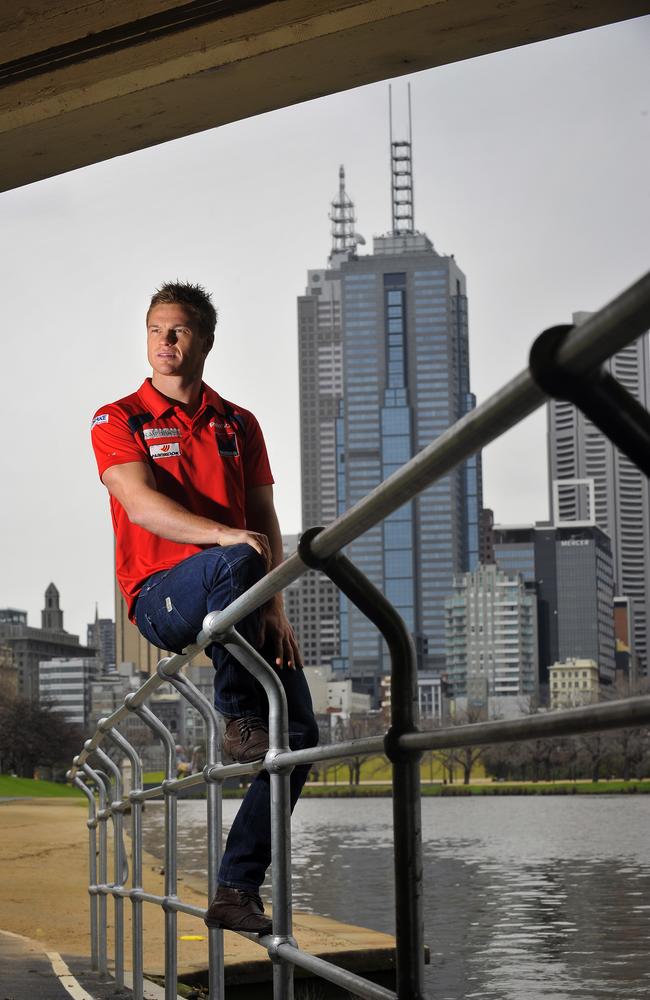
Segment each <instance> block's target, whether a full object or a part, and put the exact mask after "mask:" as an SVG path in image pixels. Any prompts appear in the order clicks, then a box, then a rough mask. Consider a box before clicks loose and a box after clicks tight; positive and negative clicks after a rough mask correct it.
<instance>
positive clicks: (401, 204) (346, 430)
mask: <svg viewBox="0 0 650 1000" xmlns="http://www.w3.org/2000/svg"><path fill="white" fill-rule="evenodd" d="M411 150H412V145H411V137H410V129H409V139H408V140H405V141H401V140H400V141H394V140H393V138H392V135H391V145H390V153H391V168H392V230H391V232H390V233H388V234H387V235H385V236H380V237H376V238H375V239H374V240H373V252H372V254H367V255H363V256H361V255H358V254H357V247H358V245H359V243H360V242H361V238H360V237H359V236H358V235H357V234H356V233H355V232H354V209H353V207H352V204H351V202H350V201H349V198H347V195H346V194H345V189H344V187H342V188H341V190H340V192H339V196H338V198H337V200H336V201H335V202H334V203H333V206H332V219H333V237H334V243H333V248H332V254H331V255H330V267H329V269H328V270H327V271H325V272H323V271H310V272H309V287H308V294H307V296H305V297H304V298H303V299H301V300H300V303H299V315H300V318H301V362H300V371H301V417H302V422H303V439H302V454H303V513H304V515H307V518H306V519H307V520H310V519H312V517H313V516H314V515H316V514H317V513H318V514H321V515H322V516H321V518H320V519H319V518H316V520H317V521H318V520H320V523H323V520H324V519H325V520H327V519H329V517H326V516H325V515H326V514H327V515H329V514H330V513H332V514H333V513H334V510H335V509H336V511H337V512H339V513H341V512H342V511H344V510H346V509H347V508H349V507H351V506H352V505H353V504H355V503H356V502H357V501H359V500H360V499H361V498H362V497H364V496H365V495H366V494H367V493H368V492H369V491H370V490H371V489H373V488H374V487H375V486H377V485H378V484H379V483H380V482H381V481H382V480H384V479H385V478H386V477H387V476H389V475H390V474H391V473H393V472H394V471H395V470H396V469H398V468H399V467H400V466H401V465H403V464H404V463H405V462H406V461H408V459H410V458H411V457H413V456H414V455H415V454H416V453H417V452H418V451H420V450H421V449H422V448H423V447H425V445H427V444H429V443H430V441H431V440H432V439H434V438H436V437H437V436H438V435H439V434H441V433H442V432H443V431H445V430H446V429H447V428H448V427H449V426H450V424H452V423H454V422H455V421H456V420H458V419H459V418H460V417H462V416H463V415H464V414H465V413H467V412H468V410H470V409H471V408H473V406H474V405H475V400H474V397H473V396H472V394H471V393H470V386H469V353H468V326H467V297H466V290H465V276H464V275H463V273H462V271H461V270H460V268H459V267H458V265H457V264H456V262H455V260H454V258H453V257H451V256H442V255H440V254H438V253H437V252H436V250H435V249H434V247H433V244H432V242H431V240H430V239H429V238H428V237H427V236H426V235H425V234H424V233H421V232H418V231H417V230H416V229H415V224H414V214H413V175H412V156H411ZM333 459H335V460H336V464H335V465H334V462H333ZM334 504H335V505H336V506H334ZM480 508H481V468H480V457H479V456H476V457H475V458H473V459H471V460H470V461H468V462H466V463H465V464H464V465H463V466H461V467H459V468H458V469H456V470H454V471H453V472H452V473H450V474H449V475H448V476H446V477H445V478H444V479H443V480H441V481H440V482H438V483H436V484H435V485H434V486H432V487H430V488H429V489H428V490H426V491H425V492H424V493H422V494H420V496H419V497H418V498H417V500H415V501H413V502H412V503H409V504H406V505H405V506H404V507H402V508H401V509H400V510H398V511H396V512H395V513H394V514H392V515H391V516H390V517H389V518H387V519H386V521H385V522H384V523H383V524H380V525H378V526H377V527H375V528H372V529H371V530H370V531H368V532H366V533H365V534H364V535H363V536H362V537H361V538H359V539H357V540H356V541H355V542H354V543H353V544H352V545H351V546H350V555H351V558H352V559H353V561H354V562H355V563H356V564H357V565H358V566H359V568H360V569H361V570H363V572H364V573H366V575H367V576H368V577H369V578H370V579H371V580H372V581H373V583H374V584H375V585H376V586H377V587H379V589H380V590H382V592H383V593H385V594H386V596H387V597H388V599H389V600H390V601H391V602H392V603H393V604H394V605H395V607H396V608H397V609H398V611H399V612H400V614H401V615H402V617H403V618H404V620H405V622H406V624H407V626H408V628H409V630H410V631H411V632H412V634H413V635H414V637H415V640H416V646H417V651H418V664H419V666H420V667H421V668H428V669H431V668H433V669H436V668H437V669H442V668H443V666H444V645H445V635H444V601H445V598H446V597H447V595H448V594H449V593H450V592H451V589H452V581H453V576H454V574H455V573H459V572H463V571H466V570H468V569H472V568H473V567H474V566H475V565H476V563H477V561H478V537H479V534H478V517H479V511H480ZM310 515H311V517H310ZM339 621H340V637H339V644H340V655H339V657H337V658H336V660H335V666H337V667H339V668H341V669H345V670H346V671H349V672H350V673H351V674H352V677H353V679H354V680H355V682H356V685H357V687H358V688H359V689H362V690H366V691H368V692H369V693H370V694H372V695H373V696H374V697H375V698H377V697H378V695H379V678H380V677H381V675H382V673H385V672H386V670H387V666H388V664H387V661H386V659H385V650H383V645H382V642H381V640H380V638H379V637H378V635H377V631H376V629H375V628H374V627H373V626H372V625H370V624H369V623H368V621H367V620H366V619H365V618H364V617H363V616H362V615H360V614H359V613H358V612H357V611H356V609H355V608H353V607H350V606H349V605H348V603H347V602H346V601H345V600H344V599H341V601H340V616H339Z"/></svg>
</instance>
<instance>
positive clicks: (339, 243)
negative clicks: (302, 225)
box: [329, 166, 365, 259]
mask: <svg viewBox="0 0 650 1000" xmlns="http://www.w3.org/2000/svg"><path fill="white" fill-rule="evenodd" d="M329 217H330V219H331V222H332V251H331V253H330V259H331V258H332V257H334V256H335V255H336V254H350V253H352V254H353V253H356V249H357V244H359V243H365V240H364V238H363V236H360V234H359V233H357V232H355V229H354V224H355V222H356V221H357V219H356V215H355V212H354V202H353V201H352V199H351V198H350V196H349V194H348V193H347V191H346V190H345V167H343V166H341V167H339V190H338V194H337V196H336V197H335V198H334V199H333V200H332V208H331V211H330V214H329Z"/></svg>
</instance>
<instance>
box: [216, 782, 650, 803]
mask: <svg viewBox="0 0 650 1000" xmlns="http://www.w3.org/2000/svg"><path fill="white" fill-rule="evenodd" d="M245 793H246V789H245V788H226V789H224V793H223V794H224V798H232V799H237V798H242V797H243V795H245ZM648 793H650V779H643V780H639V781H597V782H594V781H485V782H480V783H476V784H470V785H463V784H461V783H458V782H456V783H454V784H453V785H443V784H427V783H423V784H422V785H421V794H422V796H426V797H429V796H438V797H445V796H450V797H453V796H462V795H636V794H640V795H647V794H648ZM302 797H303V798H308V799H341V798H343V799H368V798H391V797H392V789H391V786H390V785H389V784H381V785H372V784H360V785H316V784H314V785H305V787H304V789H303V792H302Z"/></svg>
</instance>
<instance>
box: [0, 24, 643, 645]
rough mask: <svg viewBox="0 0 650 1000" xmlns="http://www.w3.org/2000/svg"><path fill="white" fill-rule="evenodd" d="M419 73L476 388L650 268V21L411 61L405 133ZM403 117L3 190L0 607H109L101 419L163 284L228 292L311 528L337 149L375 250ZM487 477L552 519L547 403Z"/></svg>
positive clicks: (284, 509) (242, 377) (367, 115)
mask: <svg viewBox="0 0 650 1000" xmlns="http://www.w3.org/2000/svg"><path fill="white" fill-rule="evenodd" d="M407 81H410V82H411V89H412V101H413V154H414V192H415V224H416V227H417V228H418V229H419V230H421V231H423V232H426V233H427V235H428V236H429V237H430V238H431V239H432V240H433V243H434V246H435V248H436V250H437V251H438V252H439V253H444V254H448V253H453V254H454V255H455V257H456V260H457V262H458V264H459V266H460V267H461V268H462V270H463V271H464V273H465V274H466V276H467V287H468V299H469V322H470V367H471V382H472V390H473V391H474V392H475V393H476V395H477V397H478V402H479V403H480V402H481V401H482V400H485V399H486V398H487V397H488V396H489V395H491V394H492V393H493V392H495V391H496V390H497V389H498V388H499V387H500V386H501V385H503V384H504V383H505V382H507V381H508V380H509V379H510V378H512V377H513V376H515V375H516V374H518V372H519V371H520V370H521V369H522V368H524V367H525V365H526V361H527V355H528V351H529V349H530V345H531V343H532V341H533V340H534V339H535V337H536V335H537V334H538V333H540V332H541V331H542V330H543V329H545V328H546V327H548V326H552V325H555V324H558V323H564V322H570V319H571V315H572V313H573V312H576V311H579V310H592V309H597V308H599V307H600V306H601V305H603V304H604V303H605V302H606V301H607V300H608V299H610V298H611V297H613V296H614V295H616V294H617V293H618V292H620V291H621V290H622V289H623V288H625V287H627V285H629V284H631V283H632V282H633V281H634V280H636V279H637V278H638V277H640V276H641V274H643V273H644V272H645V271H646V270H647V268H648V266H649V264H650V253H649V247H650V185H649V178H650V169H649V167H650V17H644V18H638V19H635V20H632V21H626V22H623V23H621V24H616V25H610V26H607V27H605V28H598V29H594V30H591V31H587V32H581V33H579V34H575V35H570V36H566V37H563V38H558V39H553V40H550V41H547V42H542V43H537V44H535V45H529V46H525V47H521V48H518V49H513V50H510V51H508V52H502V53H495V54H492V55H487V56H482V57H480V58H477V59H471V60H466V61H464V62H460V63H455V64H453V65H450V66H444V67H440V68H437V69H432V70H427V71H424V72H422V73H417V74H413V75H412V76H409V77H402V78H401V79H400V80H398V81H395V83H394V86H393V99H394V114H395V126H394V132H395V137H396V138H400V137H405V135H406V128H405V123H406V83H407ZM387 112H388V86H387V83H385V82H384V83H379V84H373V85H371V86H367V87H361V88H358V89H355V90H352V91H346V92H344V93H341V94H338V95H335V96H332V97H325V98H321V99H319V100H315V101H310V102H306V103H304V104H301V105H298V106H295V107H292V108H288V109H284V110H281V111H276V112H273V113H270V114H266V115H262V116H260V117H257V118H252V119H248V120H245V121H242V122H237V123H235V124H232V125H227V126H222V127H221V128H218V129H212V130H209V131H207V132H203V133H200V134H199V135H195V136H191V137H188V138H184V139H178V140H175V141H173V142H169V143H165V144H162V145H159V146H156V147H154V148H152V149H148V150H143V151H140V152H137V153H132V154H130V155H128V156H123V157H118V158H116V159H113V160H110V161H107V162H104V163H99V164H95V165H93V166H90V167H86V168H83V169H81V170H76V171H72V172H70V173H68V174H64V175H61V176H59V177H54V178H51V179H48V180H45V181H41V182H39V183H37V184H31V185H29V186H26V187H23V188H20V189H17V190H15V191H11V192H7V193H5V194H0V233H1V238H0V275H1V280H2V304H3V327H4V331H5V334H4V342H5V348H4V356H5V359H6V361H7V363H8V366H9V367H8V369H7V372H6V373H5V374H6V378H5V383H4V390H3V393H2V396H1V398H0V423H1V425H2V427H3V428H4V435H3V456H4V472H5V474H4V476H3V477H2V482H1V483H0V514H1V517H0V538H1V545H0V553H1V561H0V607H14V608H22V609H24V610H27V611H28V614H29V621H30V624H32V625H40V609H41V608H42V607H43V594H44V591H45V588H46V587H47V585H48V584H49V583H50V581H53V582H54V583H56V585H57V587H58V588H59V590H60V592H61V606H62V608H63V609H64V612H65V627H66V628H67V630H68V631H71V632H76V633H78V634H81V636H82V640H84V639H85V629H86V623H87V622H89V621H91V620H92V618H93V617H94V613H95V603H96V602H98V605H99V613H100V615H101V616H103V617H108V616H112V615H113V575H112V574H113V569H112V558H113V556H112V552H113V541H112V531H111V526H110V518H109V514H108V497H107V494H106V491H105V489H104V487H103V486H102V485H101V483H100V482H99V480H98V478H97V472H96V467H95V464H94V458H93V455H92V451H91V448H90V434H89V428H90V418H91V416H92V414H93V413H94V411H95V410H96V409H97V408H98V407H99V406H101V405H102V404H103V403H107V402H110V401H112V400H114V399H118V398H120V397H121V396H124V395H126V394H128V393H129V392H132V391H133V390H134V389H136V388H137V387H138V386H139V385H140V383H141V382H142V380H143V378H144V377H145V376H146V375H147V374H148V370H147V368H146V354H145V338H144V333H145V327H144V315H145V311H146V307H147V304H148V301H149V298H150V296H151V293H152V292H153V290H154V289H155V288H156V286H158V285H159V284H161V283H162V282H164V281H166V280H173V279H176V278H179V279H181V280H190V281H198V282H201V283H202V284H204V285H205V286H206V287H207V288H208V289H210V290H211V291H212V293H213V296H214V300H215V303H216V305H217V306H218V309H219V324H218V328H217V341H216V346H215V349H214V350H213V352H212V354H211V355H210V357H209V359H208V363H207V366H206V370H205V379H206V381H207V382H208V383H209V384H211V385H212V386H213V387H214V388H216V389H217V390H218V391H219V392H220V393H221V394H223V395H224V396H226V397H227V398H229V399H233V400H236V401H237V402H238V403H240V404H241V405H244V406H246V407H248V408H249V409H252V410H253V411H254V412H255V414H256V415H257V417H258V419H259V420H260V423H261V424H262V427H263V429H264V433H265V436H266V440H267V445H268V449H269V454H270V458H271V463H272V467H273V471H274V475H275V479H276V487H275V497H276V506H277V509H278V513H279V517H280V523H281V527H282V530H283V531H284V532H296V531H298V530H300V527H301V524H300V452H299V418H298V374H297V328H296V297H297V296H298V295H300V294H303V292H304V288H305V281H306V271H307V269H308V268H318V267H323V266H325V264H326V259H327V255H328V252H329V249H330V245H331V237H330V223H329V221H328V211H329V202H330V201H331V199H332V198H333V197H334V195H335V193H336V191H337V187H338V169H339V165H340V164H344V165H345V169H346V175H347V188H348V192H349V194H350V196H351V197H352V199H353V201H354V203H355V205H356V210H357V220H358V221H357V229H358V231H359V232H360V233H362V234H363V235H364V237H365V238H366V240H367V244H368V245H367V247H366V250H370V248H371V242H372V236H373V235H379V234H381V233H383V232H386V231H387V230H388V229H389V227H390V174H389V143H388V114H387ZM400 133H401V134H400ZM483 469H484V502H485V505H486V506H489V507H492V508H493V509H494V511H495V518H496V520H497V521H499V522H508V523H512V522H518V523H523V522H529V521H532V520H535V519H542V518H545V517H547V516H548V485H547V471H546V432H545V416H544V412H543V411H539V412H538V413H537V414H535V415H533V416H532V417H530V418H528V420H526V421H525V422H524V423H522V424H521V425H519V427H517V428H516V429H515V430H513V431H510V432H509V433H508V434H507V435H505V436H504V437H503V438H502V439H501V440H500V441H498V442H496V443H494V444H493V445H491V446H490V447H489V448H487V449H485V450H484V452H483Z"/></svg>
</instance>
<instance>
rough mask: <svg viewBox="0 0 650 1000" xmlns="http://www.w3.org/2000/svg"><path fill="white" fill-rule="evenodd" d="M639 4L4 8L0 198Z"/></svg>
mask: <svg viewBox="0 0 650 1000" xmlns="http://www.w3.org/2000/svg"><path fill="white" fill-rule="evenodd" d="M648 12H650V3H649V2H648V0H589V3H571V4H567V3H558V2H557V0H399V2H397V0H329V2H325V0H282V2H268V0H266V2H265V0H190V2H187V0H185V2H183V3H180V2H179V0H31V2H30V3H29V4H4V5H2V9H0V38H1V39H2V54H1V55H0V59H1V60H2V62H1V64H0V190H7V189H9V188H12V187H18V186H20V185H22V184H28V183H30V182H32V181H37V180H40V179H42V178H44V177H50V176H52V175H54V174H58V173H61V172H63V171H66V170H71V169H73V168H75V167H81V166H85V165H86V164H89V163H95V162H98V161H101V160H106V159H109V158H110V157H113V156H119V155H120V154H123V153H128V152H132V151H133V150H136V149H142V148H144V147H147V146H152V145H155V144H157V143H160V142H164V141H166V140H168V139H175V138H178V137H179V136H183V135H189V134H191V133H194V132H199V131H202V130H203V129H207V128H212V127H214V126H217V125H222V124H224V123H226V122H232V121H237V120H239V119H242V118H247V117H250V116H252V115H256V114H260V113H262V112H265V111H271V110H274V109H276V108H281V107H285V106H287V105H291V104H296V103H299V102H301V101H306V100H310V99H312V98H315V97H320V96H322V95H324V94H330V93H334V92H337V91H341V90H345V89H347V88H350V87H357V86H360V85H362V84H366V83H371V82H374V81H377V80H381V79H386V78H387V77H395V76H399V75H400V74H404V73H411V72H414V71H416V70H422V69H426V68H428V67H431V66H439V65H442V64H445V63H450V62H455V61H458V60H460V59H468V58H471V57H473V56H478V55H483V54H484V53H487V52H494V51H497V50H501V49H507V48H512V47H514V46H518V45H525V44H527V43H529V42H536V41H540V40H542V39H545V38H550V37H554V36H557V35H564V34H567V33H570V32H575V31H581V30H584V29H586V28H592V27H596V26H598V25H603V24H607V23H610V22H613V21H621V20H625V19H627V18H630V17H635V16H638V15H641V14H645V13H648Z"/></svg>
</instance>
